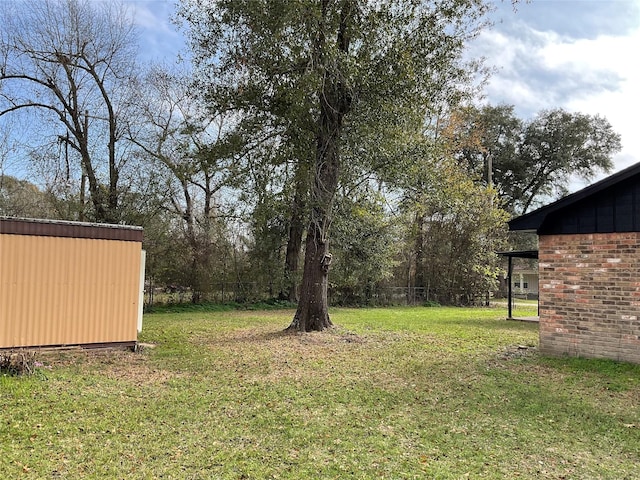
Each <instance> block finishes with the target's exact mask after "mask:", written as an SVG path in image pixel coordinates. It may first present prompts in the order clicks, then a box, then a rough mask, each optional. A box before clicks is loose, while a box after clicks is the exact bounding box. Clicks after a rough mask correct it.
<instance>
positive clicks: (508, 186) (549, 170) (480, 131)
mask: <svg viewBox="0 0 640 480" xmlns="http://www.w3.org/2000/svg"><path fill="white" fill-rule="evenodd" d="M513 110H514V107H513V106H508V105H501V106H497V107H495V106H490V105H487V106H484V107H482V108H468V109H465V110H462V111H460V112H458V113H457V114H455V115H454V116H453V118H452V120H451V122H450V123H451V124H452V125H451V127H452V129H451V130H452V132H453V133H452V136H453V137H454V138H456V139H458V141H459V142H458V148H457V152H456V157H457V158H458V161H459V162H460V163H461V164H462V165H464V166H465V167H466V168H467V169H468V171H469V172H470V173H472V174H473V175H475V176H476V178H479V179H480V178H482V179H486V178H487V170H486V169H487V165H488V163H489V159H491V162H492V164H493V171H492V173H493V181H494V184H495V185H496V188H497V190H498V194H499V196H500V198H501V199H502V200H503V201H504V203H505V207H506V208H507V209H508V210H509V211H510V212H511V213H514V214H521V213H524V212H526V211H527V210H528V209H529V208H531V207H532V206H534V205H535V204H537V203H538V202H540V201H544V200H545V199H549V197H552V198H553V197H560V196H563V195H566V194H567V193H568V190H567V186H568V185H569V180H570V178H571V177H572V176H577V177H581V178H583V179H586V180H588V179H590V178H592V177H593V176H594V175H595V174H596V173H598V172H600V171H604V172H608V171H609V170H610V169H611V168H612V166H613V164H612V161H611V157H612V155H613V154H615V153H616V152H618V151H619V150H620V148H621V143H620V135H618V134H617V133H615V132H614V131H613V128H612V127H611V125H610V124H609V122H608V121H607V120H606V119H605V118H603V117H600V116H598V115H595V116H591V115H586V114H582V113H570V112H567V111H565V110H562V109H554V110H547V111H542V112H540V113H539V114H538V115H537V116H536V117H535V118H533V119H532V120H529V121H523V120H521V119H519V118H517V117H516V116H515V114H514V111H513Z"/></svg>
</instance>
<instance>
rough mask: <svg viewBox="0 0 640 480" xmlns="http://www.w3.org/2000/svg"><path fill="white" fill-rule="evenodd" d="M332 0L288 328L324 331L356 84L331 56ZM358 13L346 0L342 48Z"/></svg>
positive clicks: (320, 49)
mask: <svg viewBox="0 0 640 480" xmlns="http://www.w3.org/2000/svg"><path fill="white" fill-rule="evenodd" d="M328 6H329V0H323V2H322V18H323V20H322V22H321V25H320V27H319V28H320V31H319V34H318V39H317V44H316V46H315V49H316V51H315V54H316V57H317V60H318V61H317V64H318V65H320V66H321V67H322V68H321V69H322V76H323V78H322V80H323V81H322V82H321V87H320V91H319V92H318V100H319V104H320V105H319V107H320V112H319V116H318V123H317V125H318V127H317V128H318V129H317V135H316V155H315V172H314V173H315V174H314V179H313V189H312V191H311V222H310V223H309V229H308V230H307V241H306V248H305V256H304V271H303V274H302V288H301V291H300V301H299V302H298V309H297V311H296V314H295V316H294V317H293V321H292V322H291V325H289V327H288V328H287V330H297V331H302V332H309V331H321V330H324V329H326V328H329V327H331V326H332V325H333V324H332V323H331V319H330V318H329V302H328V298H327V286H328V274H329V266H330V265H331V254H330V253H329V226H330V224H331V210H332V207H333V198H334V196H335V193H336V190H337V188H338V177H339V172H340V142H341V136H342V129H343V122H344V116H345V115H346V114H347V113H348V112H349V111H350V110H351V101H352V98H351V90H350V88H349V87H348V86H347V85H346V84H345V82H344V79H343V76H342V74H343V72H341V71H340V67H339V66H336V65H331V62H329V61H328V60H327V59H326V58H325V56H324V49H325V32H324V25H323V24H324V19H325V18H326V15H327V8H328ZM353 15H355V5H354V3H353V2H351V1H349V0H345V1H344V2H343V3H342V5H341V11H340V24H339V27H338V32H337V37H336V44H337V47H338V50H340V51H341V52H344V53H346V52H348V51H349V43H350V39H349V35H348V26H349V22H350V21H351V20H352V17H353Z"/></svg>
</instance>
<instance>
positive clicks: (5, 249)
mask: <svg viewBox="0 0 640 480" xmlns="http://www.w3.org/2000/svg"><path fill="white" fill-rule="evenodd" d="M140 262H141V243H139V242H132V241H119V240H99V239H88V238H63V237H42V236H33V235H6V234H0V348H7V347H20V346H45V345H78V344H92V343H115V342H132V341H136V339H137V321H138V307H139V301H140V299H139V292H140V288H141V286H140Z"/></svg>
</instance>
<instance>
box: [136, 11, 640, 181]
mask: <svg viewBox="0 0 640 480" xmlns="http://www.w3.org/2000/svg"><path fill="white" fill-rule="evenodd" d="M128 3H129V4H130V5H131V6H132V7H133V9H134V11H135V16H136V22H137V23H138V24H139V26H140V28H141V33H142V38H141V40H142V42H143V45H142V48H143V51H144V54H145V55H144V56H145V57H146V58H149V59H153V60H160V59H163V58H167V60H169V61H170V59H171V58H173V56H174V55H175V54H176V53H177V52H178V51H179V50H181V49H184V40H183V39H182V37H181V36H180V35H179V34H178V33H177V32H176V29H175V26H174V25H172V24H171V23H170V21H169V17H170V16H171V14H172V13H173V11H174V3H175V2H174V1H173V0H130V1H129V2H128ZM492 19H493V21H494V26H493V27H492V28H491V29H488V30H486V31H485V32H484V33H483V34H482V35H481V36H480V37H479V38H478V39H477V40H476V42H475V43H474V44H473V45H472V46H471V49H472V50H471V51H472V53H473V54H474V55H482V56H484V57H486V60H487V63H488V65H491V66H493V67H495V68H496V73H495V74H494V75H493V76H492V78H491V80H490V82H489V84H488V85H487V88H486V92H485V93H486V101H487V102H489V103H492V104H498V103H507V104H512V105H515V107H516V111H517V112H518V114H519V115H520V116H521V117H523V118H530V117H532V116H533V115H534V114H535V113H536V112H539V111H541V110H543V109H548V108H556V107H561V108H565V109H567V110H569V111H575V112H582V113H587V114H591V115H596V114H598V115H601V116H604V117H606V118H607V119H608V120H609V122H610V123H611V124H612V125H613V127H614V129H615V130H616V131H617V132H618V133H620V134H621V135H622V142H623V150H622V152H621V153H620V154H618V155H617V156H616V157H615V159H614V160H615V170H620V169H622V168H624V167H627V166H629V165H631V164H633V163H636V162H638V161H640V133H639V132H638V127H637V125H638V121H637V118H636V117H637V114H638V112H640V68H638V67H639V65H638V64H639V63H640V62H639V61H638V60H637V58H638V51H640V0H532V1H530V2H527V1H526V0H521V1H520V3H518V5H517V6H516V8H514V7H513V6H512V4H511V2H510V1H509V0H505V1H503V2H501V1H499V0H498V1H497V2H496V10H495V12H493V14H492ZM580 186H581V185H579V184H576V186H575V188H578V187H580ZM575 188H574V189H575Z"/></svg>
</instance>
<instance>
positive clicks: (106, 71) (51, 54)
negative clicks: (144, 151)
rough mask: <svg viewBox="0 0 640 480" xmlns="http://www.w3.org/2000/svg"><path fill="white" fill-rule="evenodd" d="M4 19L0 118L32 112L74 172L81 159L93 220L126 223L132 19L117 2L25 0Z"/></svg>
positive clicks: (13, 6)
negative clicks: (122, 207)
mask: <svg viewBox="0 0 640 480" xmlns="http://www.w3.org/2000/svg"><path fill="white" fill-rule="evenodd" d="M5 5H6V4H5ZM2 23H3V25H4V29H3V32H2V34H0V55H1V58H0V117H2V116H5V115H8V114H15V113H17V112H20V111H29V112H33V113H34V117H33V118H34V119H36V121H37V122H38V124H37V127H36V128H37V130H36V132H37V136H38V139H39V140H40V141H42V142H44V141H45V137H49V139H48V140H49V141H50V136H51V135H55V136H56V137H57V141H58V143H59V144H60V145H61V147H62V149H63V155H62V158H63V162H62V164H63V166H64V165H65V163H66V166H67V171H69V172H70V171H71V170H72V169H70V168H68V166H69V163H70V162H77V163H79V164H80V167H81V168H80V172H81V178H80V179H74V181H75V182H77V185H78V189H79V195H80V198H81V199H83V198H84V192H85V189H87V190H88V194H89V201H90V206H91V210H90V211H91V217H92V219H93V220H96V221H102V222H110V223H112V222H118V221H120V215H119V200H120V195H121V189H120V185H119V182H120V179H121V173H122V170H123V168H124V166H125V163H126V160H127V158H126V155H125V152H124V151H123V148H122V147H121V145H122V144H123V140H124V129H123V128H122V122H121V119H122V118H124V117H125V116H127V115H128V111H129V109H130V104H131V97H132V92H133V88H132V87H133V86H134V85H135V68H136V67H135V57H136V55H135V53H136V52H135V46H136V38H135V31H134V25H133V21H132V19H131V17H130V16H129V15H128V13H127V11H126V9H125V8H124V7H123V6H122V5H114V4H112V3H111V2H92V1H90V0H62V1H55V0H24V1H20V2H14V3H10V4H9V7H8V8H7V9H6V10H5V13H4V18H2ZM47 121H53V125H54V127H53V128H54V130H53V131H51V130H48V129H47V126H48V125H50V124H47ZM67 180H68V181H71V179H70V178H69V179H67ZM85 182H86V186H85Z"/></svg>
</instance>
